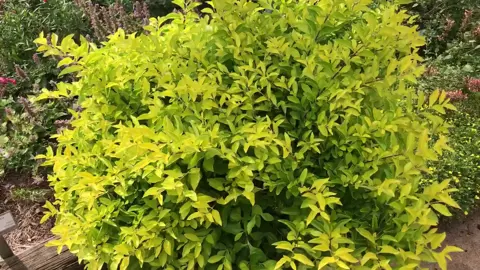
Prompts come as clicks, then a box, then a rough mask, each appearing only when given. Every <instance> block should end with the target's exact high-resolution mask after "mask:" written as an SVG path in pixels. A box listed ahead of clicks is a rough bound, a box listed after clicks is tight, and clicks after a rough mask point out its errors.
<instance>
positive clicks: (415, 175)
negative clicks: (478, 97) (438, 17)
mask: <svg viewBox="0 0 480 270" xmlns="http://www.w3.org/2000/svg"><path fill="white" fill-rule="evenodd" d="M176 4H177V5H179V6H180V7H181V8H182V10H183V12H181V13H180V12H177V13H172V14H169V15H167V16H166V17H163V18H159V19H151V20H150V25H149V26H147V27H146V28H145V30H146V31H147V33H145V34H141V35H126V34H125V32H124V31H122V30H119V31H118V32H116V33H115V34H114V35H112V36H111V37H110V38H109V40H108V41H107V42H105V43H104V44H103V46H102V47H98V46H97V45H95V44H93V43H90V42H88V40H86V39H83V38H82V39H81V42H80V43H75V42H74V40H73V39H72V37H67V38H65V39H64V40H63V41H61V42H53V41H52V40H51V39H50V38H47V37H45V36H40V37H39V38H38V39H37V40H36V42H37V43H38V44H39V46H40V47H39V50H40V51H41V52H44V53H46V54H48V55H53V56H57V57H61V58H63V60H62V61H61V62H60V63H59V65H60V66H64V69H63V71H62V74H70V73H71V74H73V75H74V76H77V80H76V81H75V82H73V83H59V84H57V87H56V89H55V91H47V90H45V91H44V93H43V94H41V95H40V96H39V97H38V98H37V100H42V99H47V98H61V97H75V98H78V101H79V104H80V105H81V108H82V110H81V111H80V112H73V111H72V112H71V113H72V115H73V118H74V120H73V121H72V122H71V126H72V129H65V130H63V131H62V132H61V133H60V134H59V135H56V136H55V137H56V138H57V141H58V148H57V149H50V150H49V151H48V152H47V153H46V155H44V156H39V158H44V159H46V163H45V164H46V165H53V170H54V173H53V174H52V175H51V176H49V180H50V182H51V184H52V187H53V189H54V191H55V201H54V202H53V203H52V204H51V203H47V205H46V207H47V208H48V210H49V212H48V213H47V215H46V216H45V220H46V219H48V218H49V217H55V218H56V225H55V227H54V229H53V230H52V231H53V233H54V234H55V235H56V236H57V237H58V239H57V240H54V241H52V242H51V243H50V244H51V245H53V246H58V247H59V248H61V247H62V246H64V245H65V246H67V247H68V248H69V249H70V250H71V251H72V252H73V253H75V254H76V255H77V256H78V257H79V258H80V259H81V260H82V261H83V262H85V263H87V266H88V267H89V269H100V268H101V267H102V266H103V265H108V266H109V267H110V268H111V269H117V267H120V269H137V268H139V267H142V266H143V267H145V268H147V269H148V268H152V269H177V268H187V269H196V268H205V269H233V268H237V267H238V268H239V269H280V268H289V267H291V268H293V269H296V268H298V269H307V268H310V267H315V268H317V269H324V268H326V269H328V267H333V268H342V269H382V268H383V269H392V268H395V269H414V268H416V267H418V266H419V265H420V263H421V262H422V261H436V262H438V263H439V265H440V266H441V267H442V268H444V269H445V268H446V259H448V258H449V256H448V254H449V253H450V252H454V251H459V249H457V248H455V247H450V246H447V247H444V248H440V249H438V248H439V247H440V246H441V244H442V241H443V239H444V238H445V234H444V233H438V232H437V229H436V228H435V226H436V225H437V224H438V216H439V215H449V214H450V212H449V209H448V206H450V207H458V205H457V203H456V202H454V201H453V200H452V198H451V196H450V194H451V192H452V191H453V189H451V188H449V182H448V181H441V182H436V181H435V182H433V183H432V184H431V185H428V186H427V187H425V188H424V189H420V184H421V180H422V179H423V174H422V172H427V171H428V163H427V162H429V161H435V160H438V159H439V158H441V156H442V154H444V152H445V151H447V150H449V147H448V146H447V144H446V143H447V139H446V136H445V135H446V133H447V131H448V128H449V127H450V126H449V124H448V123H446V122H445V121H443V119H442V118H441V117H440V115H442V114H445V113H446V112H447V111H448V110H453V109H454V107H453V106H452V105H451V104H450V103H449V101H448V98H447V95H446V93H445V92H440V91H433V92H432V94H430V95H425V94H424V93H423V92H421V91H416V90H415V89H414V88H413V87H412V85H413V84H414V83H416V81H417V78H418V77H419V76H420V75H421V74H422V72H423V68H422V67H421V66H419V63H420V61H421V60H422V59H421V57H419V55H418V51H419V49H420V48H421V47H422V46H424V44H425V41H424V38H423V37H421V36H420V35H419V34H418V33H417V31H416V29H415V27H414V26H412V24H413V22H414V20H413V18H412V17H410V16H409V15H407V13H406V12H405V11H403V10H400V9H399V7H398V6H397V5H396V4H392V3H385V4H381V5H379V6H378V7H377V8H375V9H372V8H370V4H371V1H369V0H362V1H351V0H342V1H320V2H317V1H306V2H302V3H296V2H295V3H293V2H292V1H258V2H257V3H254V2H248V1H244V0H237V1H222V0H216V1H213V2H212V3H211V5H212V8H207V9H204V10H203V14H207V15H205V16H199V15H198V13H197V12H193V9H194V8H195V6H196V5H197V4H195V3H194V4H191V5H189V6H184V3H183V2H182V1H176ZM166 22H168V23H166Z"/></svg>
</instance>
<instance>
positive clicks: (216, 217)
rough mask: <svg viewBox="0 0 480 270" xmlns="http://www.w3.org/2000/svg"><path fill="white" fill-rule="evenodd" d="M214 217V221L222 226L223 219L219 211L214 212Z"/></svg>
mask: <svg viewBox="0 0 480 270" xmlns="http://www.w3.org/2000/svg"><path fill="white" fill-rule="evenodd" d="M212 216H213V219H214V220H215V222H216V223H217V224H218V225H220V226H222V217H221V216H220V213H219V212H218V211H217V210H215V209H214V210H212Z"/></svg>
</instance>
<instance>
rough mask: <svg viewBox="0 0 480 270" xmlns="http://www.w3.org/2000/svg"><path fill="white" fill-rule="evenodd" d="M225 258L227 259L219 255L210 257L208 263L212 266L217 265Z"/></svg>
mask: <svg viewBox="0 0 480 270" xmlns="http://www.w3.org/2000/svg"><path fill="white" fill-rule="evenodd" d="M223 258H225V256H223V255H218V254H217V255H214V256H212V257H210V258H209V259H208V263H212V264H213V263H217V262H219V261H221V260H222V259H223Z"/></svg>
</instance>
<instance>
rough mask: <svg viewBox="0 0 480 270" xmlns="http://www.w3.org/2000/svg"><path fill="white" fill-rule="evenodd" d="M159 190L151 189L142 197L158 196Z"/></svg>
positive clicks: (156, 188) (157, 188)
mask: <svg viewBox="0 0 480 270" xmlns="http://www.w3.org/2000/svg"><path fill="white" fill-rule="evenodd" d="M160 190H161V188H159V187H151V188H149V189H148V190H147V191H145V193H144V194H143V197H144V198H145V197H148V196H158V195H159V194H160Z"/></svg>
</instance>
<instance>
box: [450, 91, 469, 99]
mask: <svg viewBox="0 0 480 270" xmlns="http://www.w3.org/2000/svg"><path fill="white" fill-rule="evenodd" d="M447 98H449V99H450V100H452V101H457V100H464V99H466V98H467V95H465V94H464V93H463V92H462V91H461V90H456V91H450V92H447Z"/></svg>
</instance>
